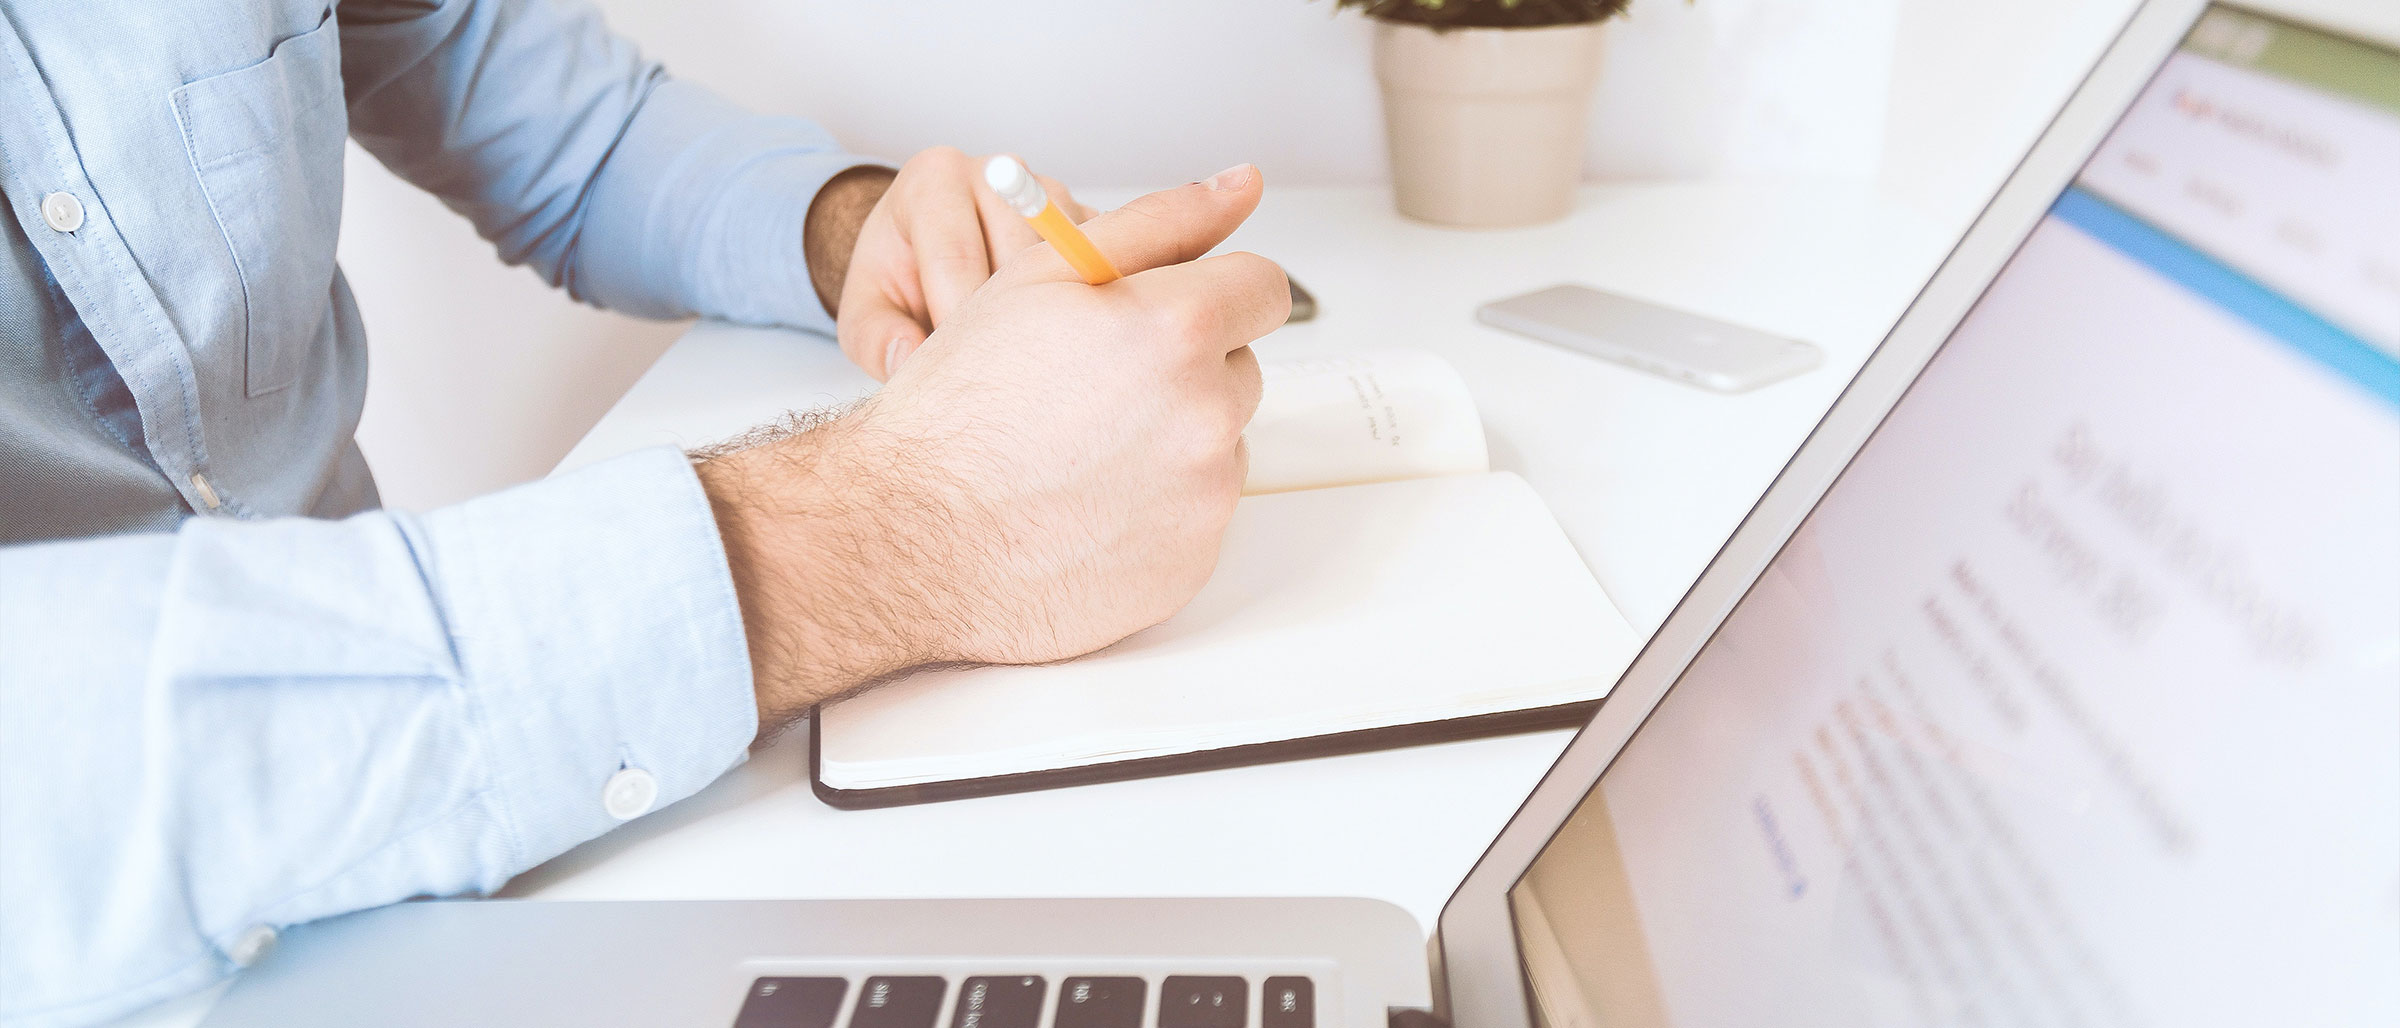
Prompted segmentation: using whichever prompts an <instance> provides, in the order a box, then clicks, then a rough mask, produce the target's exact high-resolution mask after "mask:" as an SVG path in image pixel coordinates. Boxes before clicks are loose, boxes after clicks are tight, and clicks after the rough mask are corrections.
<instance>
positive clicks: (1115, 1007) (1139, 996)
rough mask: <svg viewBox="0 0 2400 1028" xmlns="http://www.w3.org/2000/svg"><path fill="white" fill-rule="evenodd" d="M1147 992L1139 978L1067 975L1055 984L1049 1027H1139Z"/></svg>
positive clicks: (1140, 1027) (1147, 989)
mask: <svg viewBox="0 0 2400 1028" xmlns="http://www.w3.org/2000/svg"><path fill="white" fill-rule="evenodd" d="M1149 991H1150V988H1149V984H1148V983H1146V982H1144V981H1142V980H1141V979H1139V978H1069V979H1067V980H1065V981H1063V982H1060V983H1058V1013H1057V1015H1056V1016H1053V1017H1052V1018H1051V1019H1050V1028H1142V1000H1143V999H1145V998H1147V997H1148V995H1149Z"/></svg>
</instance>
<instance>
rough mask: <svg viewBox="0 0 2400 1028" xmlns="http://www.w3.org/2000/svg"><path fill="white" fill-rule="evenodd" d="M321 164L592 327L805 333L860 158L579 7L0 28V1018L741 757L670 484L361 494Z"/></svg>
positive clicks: (628, 461) (591, 479)
mask: <svg viewBox="0 0 2400 1028" xmlns="http://www.w3.org/2000/svg"><path fill="white" fill-rule="evenodd" d="M345 136H348V137H350V138H354V139H357V140H358V141H359V142H360V143H362V144H364V145H365V147H366V148H367V149H368V150H369V151H371V152H373V153H374V154H375V156H377V157H378V158H380V159H381V160H382V161H384V163H386V164H387V165H389V166H390V167H392V168H393V169H394V170H395V171H397V172H398V173H400V174H401V175H402V176H404V177H406V178H407V179H409V180H410V181H412V182H414V183H416V184H418V185H419V186H422V187H424V188H426V189H428V190H430V191H432V192H434V193H435V194H437V195H439V196H440V197H441V198H442V199H443V200H444V201H445V202H446V203H447V204H448V205H449V206H450V207H451V208H452V209H453V210H456V211H457V212H459V213H460V214H462V215H464V216H466V217H467V218H469V219H470V220H472V221H473V222H474V224H475V226H476V228H477V229H478V230H479V231H481V232H482V233H483V235H484V236H485V237H486V238H488V239H490V240H491V241H492V242H493V243H494V244H495V246H496V247H497V248H498V250H499V252H500V255H501V256H502V257H503V258H504V259H506V260H509V261H512V262H521V263H525V264H529V265H531V266H532V267H533V268H534V269H535V270H536V271H538V272H539V273H540V274H542V275H543V276H544V277H545V278H547V279H548V280H550V281H551V282H553V283H556V284H559V285H562V286H564V287H565V288H567V289H568V290H569V291H570V292H572V293H573V294H574V295H576V296H577V297H579V298H582V299H584V300H587V301H590V302H593V303H597V304H601V305H604V306H607V307H611V308H614V309H617V310H621V311H627V312H631V313H635V314H642V315H653V316H686V315H692V314H705V315H713V316H718V317H727V318H732V319H735V320H741V321H749V322H757V323H775V324H784V325H791V326H797V327H803V328H817V329H823V328H825V327H826V322H825V316H824V313H823V311H822V310H821V309H820V308H819V306H818V304H817V301H816V298H815V294H814V293H813V291H812V290H811V289H810V287H809V281H808V276H807V271H806V269H805V267H804V266H803V264H802V258H801V228H802V223H803V220H804V219H805V217H806V212H807V208H808V204H809V202H810V201H811V200H812V199H813V198H814V197H815V195H816V193H817V190H818V188H819V187H820V186H822V185H823V184H824V182H825V181H826V180H827V179H828V178H830V177H831V176H833V175H834V174H836V173H838V172H840V171H842V170H843V169H846V168H848V167H851V166H854V165H856V164H858V163H861V162H860V161H859V160H858V159H857V158H855V157H852V156H850V155H847V154H845V153H843V152H842V151H841V150H840V149H839V148H838V147H837V146H835V145H834V143H833V141H832V140H831V139H829V138H828V137H827V136H826V135H825V134H824V133H823V132H821V131H820V130H818V129H817V128H816V127H814V126H812V125H809V124H807V123H805V122H801V121H797V120H793V119H788V118H766V117H757V116H753V115H749V114H747V113H744V112H742V111H740V110H738V109H736V108H734V107H732V106H730V105H728V104H726V103H725V102H723V101H721V100H719V99H717V98H715V97H714V96H712V95H710V94H708V93H707V92H705V91H703V90H700V89H698V88H696V87H693V86H691V85H688V84H685V83H680V82H676V81H673V80H670V79H668V78H666V77H665V76H664V75H663V74H662V73H661V72H660V70H659V69H658V67H657V66H656V65H655V64H652V63H650V62H648V61H645V60H644V59H643V58H642V57H641V56H640V55H639V54H638V53H637V52H636V51H635V50H634V48H633V47H632V46H630V45H629V44H627V43H626V42H625V41H623V40H621V39H619V38H617V37H616V36H614V35H611V34H610V33H609V32H608V31H607V29H606V28H605V27H604V26H603V25H602V24H601V22H600V20H599V19H598V17H597V16H596V15H594V14H593V13H592V12H591V11H590V10H588V9H587V8H583V7H579V6H572V5H570V4H569V3H566V2H561V0H342V2H341V3H340V4H339V5H338V8H337V7H332V6H329V5H328V4H327V3H326V0H172V2H167V0H0V195H5V197H6V201H7V206H8V213H9V215H10V217H9V218H7V219H4V220H5V224H0V1023H4V1024H6V1025H9V1026H20V1025H22V1026H36V1025H43V1026H47V1025H73V1024H85V1023H90V1022H94V1021H99V1020H103V1019H107V1018H110V1017H114V1016H117V1015H120V1014H123V1013H126V1012H128V1011H131V1010H133V1009H136V1008H138V1007H141V1006H143V1005H146V1004H148V1003H151V1002H154V1001H156V1000H159V999H162V998H165V997H169V996H172V995H175V994H178V993H182V992H185V991H188V990H192V989H195V988H198V987H200V986H202V985H204V984H207V983H208V982H210V981H213V980H215V979H217V978H220V977H222V976H224V975H226V974H228V973H229V972H231V971H232V970H234V969H235V968H236V967H237V966H239V965H240V964H242V963H244V962H246V961H247V960H249V959H251V958H254V957H255V956H256V955H258V954H259V953H260V952H261V950H262V949H264V948H265V946H266V944H267V943H269V942H271V940H272V938H273V933H274V931H275V930H277V929H279V928H282V927H284V926H288V925H291V924H295V923H298V922H303V921H307V920H310V919H313V918H319V917H325V916H328V915H332V914H338V913H342V912H345V911H350V910H356V909H359V908H363V907H370V906H375V905H378V904H383V903H390V902H394V901H397V900H402V899H407V898H409V897H412V896H422V895H438V894H446V893H459V892H472V891H477V890H487V889H491V888H494V887H496V886H498V885H500V884H501V883H502V882H504V881H506V880H507V879H508V878H509V877H510V876H512V875H514V874H516V873H517V872H519V871H521V870H524V869H525V868H527V867H530V866H532V865H534V864H536V863H538V862H540V861H542V860H544V859H546V858H548V857H550V856H552V855H554V854H557V853H559V852H560V851H562V850H565V849H567V848H568V847H570V846H573V845H575V844H576V843H578V842H581V841H583V840H585V839H589V838H591V837H593V836H595V835H598V834H600V833H601V832H604V831H607V830H608V829H609V828H610V827H611V826H612V825H614V824H616V823H617V822H618V821H619V820H621V819H623V818H626V817H631V816H636V815H638V814H639V813H640V812H642V811H644V810H647V809H650V808H652V807H654V806H656V805H659V804H664V803H668V802H672V801H674V800H676V799H678V798H681V797H683V796H685V795H688V794H690V793H691V792H693V791H694V790H697V789H699V788H700V787H701V786H703V785H705V784H707V783H708V782H709V781H710V780H712V779H714V778H715V777H716V776H717V775H719V774H721V773H722V772H724V771H725V770H726V769H727V768H728V767H730V766H732V765H734V764H736V763H738V762H739V761H740V760H741V759H742V757H743V754H744V750H745V747H746V745H747V744H748V743H749V741H750V739H751V736H752V735H753V733H754V732H755V730H756V715H755V713H754V711H753V705H752V704H753V701H752V699H751V690H750V669H749V663H748V655H747V651H746V649H745V646H744V641H743V634H742V628H741V619H740V611H739V609H738V607H737V605H736V603H735V599H734V595H733V588H732V584H731V579H730V576H729V574H728V572H727V569H726V566H725V558H724V554H723V551H722V549H721V547H720V545H719V542H718V539H717V535H716V530H715V524H714V522H713V520H712V518H711V515H710V511H709V506H708V502H707V499H706V497H705V496H703V495H702V493H701V490H700V488H699V484H698V482H697V480H696V479H695V478H694V476H693V474H692V471H691V469H690V467H689V465H688V464H687V462H686V461H685V460H684V459H683V457H682V456H681V455H680V454H677V453H675V452H673V451H669V450H657V451H651V452H645V453H638V454H634V455H631V456H628V457H625V458H621V459H619V460H616V461H612V462H607V463H604V464H600V465H597V466H594V467H591V468H588V469H586V470H583V471H580V472H577V473H574V474H571V475H566V476H562V477H559V478H555V479H551V480H548V481H544V482H540V483H536V484H533V485H528V486H523V487H520V488H516V489H512V490H509V491H507V492H503V493H499V494H497V495H493V496H489V497H485V498H482V499H478V500H473V501H470V502H467V503H463V504H460V505H458V506H455V507H451V508H447V509H443V510H437V511H433V512H431V513H428V514H423V515H412V514H404V513H398V512H386V511H376V510H374V509H373V508H374V507H375V505H376V500H375V493H374V488H373V485H372V482H371V480H370V478H369V476H368V473H367V468H366V465H365V462H364V461H363V460H362V459H361V458H360V456H359V453H358V449H357V447H356V445H355V444H354V443H353V442H352V439H351V433H352V429H353V428H354V427H355V425H356V424H357V420H358V414H359V406H360V402H361V399H362V396H363V393H364V388H365V383H366V346H365V340H364V339H363V337H362V330H361V327H360V321H359V317H358V311H357V308H356V306H355V305H354V303H353V301H352V298H351V295H350V291H349V289H348V287H347V286H346V285H345V284H344V282H343V280H342V275H341V271H340V269H338V268H337V267H335V265H334V240H335V234H336V231H337V229H338V227H339V225H340V221H341V199H342V150H343V139H344V137H345ZM458 370H459V373H460V374H462V375H466V374H472V373H474V369H472V368H460V369H458ZM303 515H306V517H303ZM337 518H338V519H340V520H334V519H337Z"/></svg>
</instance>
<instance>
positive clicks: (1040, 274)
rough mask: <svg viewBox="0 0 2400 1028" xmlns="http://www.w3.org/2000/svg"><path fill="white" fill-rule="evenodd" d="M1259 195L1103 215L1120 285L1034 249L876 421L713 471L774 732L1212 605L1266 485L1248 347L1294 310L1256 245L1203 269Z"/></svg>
mask: <svg viewBox="0 0 2400 1028" xmlns="http://www.w3.org/2000/svg"><path fill="white" fill-rule="evenodd" d="M905 177H906V175H905V173H903V178H905ZM895 188H897V187H895ZM1260 188H1261V182H1260V179H1259V175H1258V172H1257V169H1255V168H1251V167H1249V166H1246V165H1245V166H1242V167H1238V168H1233V169H1229V170H1227V171H1225V172H1222V173H1220V174H1218V175H1217V176H1216V177H1214V178H1212V179H1210V180H1209V181H1208V182H1205V183H1194V184H1192V185H1188V186H1183V187H1180V188H1177V189H1171V190H1167V191H1164V192H1159V193H1153V194H1151V195H1149V196H1145V197H1142V198H1141V199H1139V200H1136V201H1134V202H1133V203H1130V204H1127V205H1126V206H1125V208H1124V209H1122V210H1119V211H1115V212H1111V213H1109V214H1106V215H1102V216H1100V217H1098V218H1095V219H1093V220H1092V222H1091V223H1090V225H1089V226H1088V231H1089V232H1090V234H1091V237H1092V239H1093V241H1094V242H1095V243H1097V244H1098V245H1099V246H1100V248H1101V250H1102V251H1104V252H1106V253H1107V254H1108V256H1109V259H1110V260H1111V261H1112V262H1113V263H1115V264H1116V265H1117V267H1119V268H1120V269H1123V270H1124V271H1125V272H1127V273H1128V274H1127V277H1126V278H1124V279H1123V280H1121V281H1118V282H1114V283H1111V284H1109V285H1106V286H1100V287H1093V286H1087V285H1085V284H1083V282H1082V281H1081V280H1080V279H1078V278H1077V277H1076V275H1075V273H1074V271H1073V270H1071V269H1070V268H1068V267H1067V264H1066V262H1065V261H1063V260H1061V259H1060V258H1059V256H1058V255H1057V253H1056V252H1055V251H1052V250H1051V249H1050V248H1048V247H1047V246H1036V247H1034V248H1032V249H1029V250H1026V251H1024V252H1023V253H1022V254H1021V255H1020V256H1018V257H1016V258H1015V259H1013V260H1010V261H1008V262H1007V263H1005V264H1004V265H1003V266H1002V267H1001V269H1000V271H999V272H998V273H997V274H996V275H993V276H991V281H990V283H989V284H988V285H986V286H984V287H983V288H982V289H981V290H979V291H976V292H975V293H974V295H972V296H965V295H964V294H961V295H960V296H959V297H958V298H955V299H953V300H951V301H950V303H952V304H953V306H951V307H947V308H942V309H941V310H942V314H943V319H942V325H941V327H940V328H939V329H938V330H936V331H935V332H933V333H932V334H931V335H930V336H929V337H927V338H926V339H925V340H924V342H923V344H922V346H921V348H919V349H918V351H917V353H916V354H915V356H914V357H913V358H912V359H911V360H909V361H908V363H907V364H906V365H905V366H904V367H903V368H902V369H901V370H900V372H899V373H898V374H896V375H894V376H892V378H891V381H890V383H889V384H888V385H886V386H885V387H884V389H883V390H882V391H881V392H879V393H878V394H876V395H875V396H874V397H873V398H871V399H869V400H868V401H866V402H865V403H864V404H863V405H861V406H860V407H858V408H857V409H856V410H853V411H851V412H850V413H848V414H846V415H843V416H842V417H840V418H838V419H836V420H834V421H832V422H830V423H828V424H825V425H823V426H821V427H819V428H816V429H814V430H812V431H807V432H804V433H801V434H799V435H794V436H790V437H787V438H784V439H781V440H777V441H774V442H770V443H767V444H764V445H760V446H756V447H753V448H751V449H747V450H741V451H738V452H735V453H733V454H730V455H727V456H722V457H717V458H714V459H710V460H707V461H705V462H704V463H702V464H701V465H700V478H701V482H702V483H703V485H704V486H706V488H707V489H708V492H709V496H710V498H711V500H712V502H713V503H714V504H715V507H716V511H717V518H718V523H719V525H720V527H721V528H722V531H723V535H724V539H725V547H726V556H727V558H728V560H729V561H730V562H731V564H732V568H733V576H734V585H735V589H736V590H737V592H738V593H739V595H740V602H741V607H742V617H743V621H744V624H745V627H746V629H747V631H748V634H749V641H750V655H751V661H752V666H753V670H754V673H755V677H756V680H757V686H758V700H759V712H760V719H761V720H760V723H761V726H762V730H764V731H773V730H774V729H775V728H776V727H777V726H779V725H780V724H781V723H782V722H783V721H785V720H786V719H788V718H790V717H792V716H795V715H797V714H798V713H799V712H801V711H802V710H805V709H806V707H807V706H808V705H810V704H812V703H815V702H817V701H820V700H824V699H829V698H832V697H834V696H837V695H839V694H841V693H843V692H846V691H848V690H850V689H852V688H854V687H856V686H858V685H860V684H863V683H866V682H869V681H872V680H874V679H877V678H880V677H883V676H887V675H891V674H894V673H897V672H900V671H904V670H907V669H909V668H913V667H917V666H920V665H923V664H928V663H936V662H946V661H974V662H999V663H1031V662H1039V661H1047V660H1057V659H1061V658H1065V657H1072V656H1076V655H1078V654H1082V653H1087V652H1090V651H1092V650H1094V649H1098V648H1100V647H1102V646H1106V645H1108V644H1109V643H1112V642H1115V641H1116V640H1118V639H1121V638H1123V637H1125V636H1127V635H1129V634H1132V633H1133V632H1136V631H1139V630H1141V629H1143V628H1146V627H1148V626H1150V625H1154V624H1157V623H1158V622H1160V621H1163V620H1165V619H1166V618H1167V617H1168V616H1169V615H1171V614H1173V613H1174V612H1175V611H1176V610H1177V609H1179V608H1181V607H1182V606H1183V604H1184V603H1185V602H1186V601H1188V600H1190V599H1191V597H1192V594H1194V593H1196V592H1198V591H1199V589H1200V586H1201V585H1202V584H1203V583H1205V582H1206V581H1207V580H1208V576H1209V573H1210V571H1212V570H1213V569H1214V568H1215V565H1216V557H1217V545H1218V542H1219V541H1220V539H1221V538H1222V536H1223V534H1224V530H1225V524H1226V522H1227V521H1228V519H1230V518H1231V517H1232V514H1233V505H1234V501H1235V500H1236V499H1237V498H1239V496H1240V493H1241V483H1242V474H1243V471H1244V464H1245V458H1244V455H1243V453H1242V451H1241V432H1242V428H1243V426H1244V425H1246V424H1247V423H1248V422H1249V420H1250V415H1251V412H1252V411H1253V410H1255V409H1256V408H1257V405H1258V394H1259V376H1258V362H1257V360H1256V358H1255V357H1253V356H1252V355H1251V352H1250V350H1249V348H1248V344H1249V343H1250V341H1251V340H1254V339H1256V338H1258V337H1259V336H1262V335H1265V334H1266V333H1268V332H1270V331H1272V330H1273V329H1274V328H1275V327H1276V326H1277V325H1280V324H1282V323H1283V319H1284V316H1285V315H1286V314H1287V313H1288V312H1289V309H1290V306H1291V296H1290V293H1289V291H1288V289H1287V287H1286V286H1285V282H1284V276H1283V271H1282V269H1280V268H1278V267H1276V266H1275V265H1274V264H1273V263H1271V262H1269V261H1267V260H1266V259H1264V258H1261V257H1259V256H1257V255H1255V254H1248V253H1233V254H1225V255H1222V256H1217V257H1211V258H1208V259H1206V260H1199V259H1197V258H1199V257H1200V255H1202V254H1204V253H1206V252H1207V251H1208V250H1209V248H1211V247H1213V246H1215V245H1216V244H1217V243H1218V242H1219V241H1221V240H1223V239H1224V238H1225V237H1226V236H1227V235H1228V234H1230V233H1231V232H1232V231H1233V229H1234V227H1235V226H1237V225H1239V224H1241V222H1242V220H1243V219H1244V218H1247V217H1248V216H1249V215H1250V212H1251V211H1252V210H1253V209H1255V208H1256V207H1257V205H1258V199H1259V194H1260ZM985 252H988V251H985ZM851 281H852V283H853V284H854V285H855V284H856V283H857V281H858V276H857V273H856V272H855V271H854V272H853V273H852V276H851Z"/></svg>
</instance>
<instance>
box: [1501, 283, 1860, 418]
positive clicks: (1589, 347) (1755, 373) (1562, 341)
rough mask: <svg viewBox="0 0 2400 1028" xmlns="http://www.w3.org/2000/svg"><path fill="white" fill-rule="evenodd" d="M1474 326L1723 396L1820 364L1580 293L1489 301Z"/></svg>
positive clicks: (1710, 327)
mask: <svg viewBox="0 0 2400 1028" xmlns="http://www.w3.org/2000/svg"><path fill="white" fill-rule="evenodd" d="M1475 319H1476V320H1478V321H1481V322H1483V323H1484V324H1486V325H1491V326H1493V327H1495V328H1504V329H1507V330H1509V331H1511V332H1515V333H1518V334H1520V335H1527V336H1531V337H1533V338H1535V339H1539V340H1541V341H1543V342H1545V343H1550V344H1552V345H1556V346H1563V347H1566V348H1567V349H1570V350H1574V351H1575V352H1577V353H1586V354H1590V355H1592V356H1594V357H1600V358H1604V359H1607V360H1612V361H1616V362H1617V363H1619V364H1628V365H1632V366H1633V367H1636V368H1640V369H1642V370H1643V371H1647V372H1650V373H1652V374H1656V375H1663V376H1665V377H1667V378H1672V379H1675V380H1677V381H1681V382H1689V383H1691V384H1693V385H1697V386H1702V387H1705V388H1709V389H1714V390H1717V391H1718V392H1724V393H1738V392H1743V391H1745V390H1750V389H1756V388H1758V387H1759V386H1762V385H1765V384H1767V383H1769V382H1774V381H1777V380H1780V379H1786V378H1790V377H1792V376H1793V375H1797V374H1799V373H1801V372H1803V371H1807V370H1809V369H1810V368H1814V367H1816V366H1817V365H1818V364H1820V363H1822V362H1823V361H1824V356H1825V355H1824V354H1823V353H1822V352H1821V351H1819V350H1818V349H1817V348H1816V347H1814V346H1810V345H1808V344H1807V343H1803V342H1801V341H1799V340H1797V339H1785V338H1783V337H1781V336H1775V335H1769V334H1767V333H1765V332H1761V331H1759V330H1757V329H1753V328H1743V327H1741V326H1740V325H1728V324H1726V323H1724V322H1722V321H1718V320H1716V319H1714V318H1704V317H1701V316H1700V315H1697V314H1692V313H1688V312H1685V311H1679V310H1675V309H1673V308H1669V307H1661V306H1659V305H1657V304H1654V303H1645V302H1643V301H1641V300H1636V299H1633V298H1631V297H1625V296H1618V295H1616V294H1614V293H1603V292H1601V291H1599V290H1597V289H1591V288H1587V287H1584V286H1578V285H1560V286H1551V287H1550V288H1548V289H1543V290H1538V291H1535V292H1531V293H1526V294H1525V295H1523V296H1512V297H1509V298H1508V299H1505V300H1494V301H1492V302H1490V303H1487V304H1484V305H1483V306H1482V307H1480V308H1477V309H1476V311H1475Z"/></svg>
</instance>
